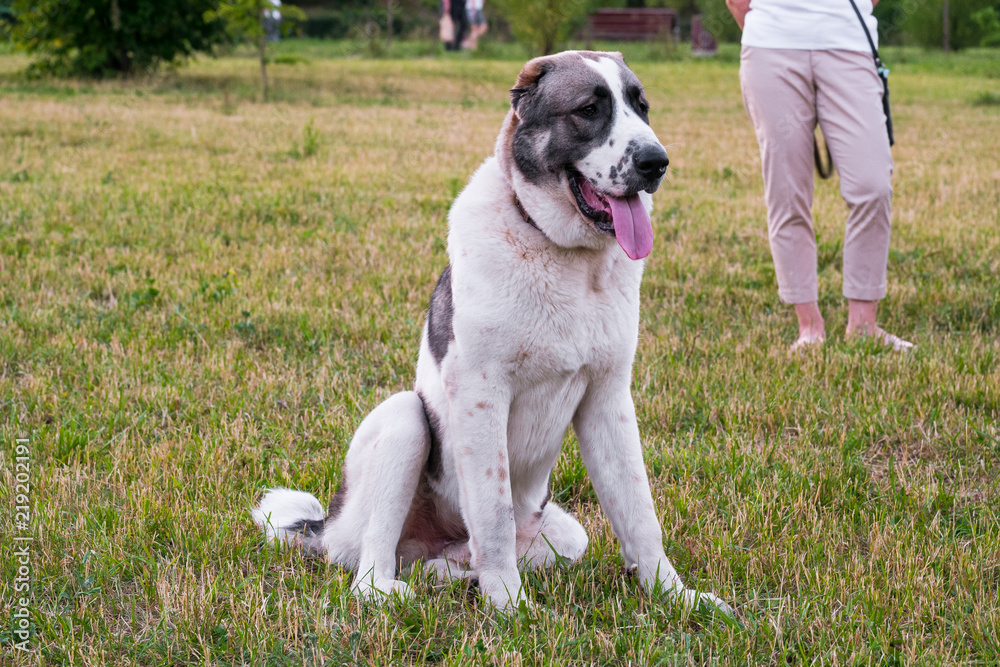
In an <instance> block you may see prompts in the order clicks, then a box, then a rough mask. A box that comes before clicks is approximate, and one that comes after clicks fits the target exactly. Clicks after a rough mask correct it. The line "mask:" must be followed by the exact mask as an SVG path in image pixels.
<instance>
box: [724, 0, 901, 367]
mask: <svg viewBox="0 0 1000 667" xmlns="http://www.w3.org/2000/svg"><path fill="white" fill-rule="evenodd" d="M877 1H878V0H874V2H873V1H872V0H855V2H856V3H857V8H858V10H859V13H860V14H861V18H862V19H863V20H864V21H865V24H866V25H867V27H868V31H869V32H870V34H871V36H872V39H873V40H875V39H877V38H878V31H877V22H876V19H875V17H874V16H873V15H872V8H873V7H874V5H875V2H877ZM726 5H727V6H728V7H729V10H730V12H731V13H732V14H733V17H734V18H735V19H736V22H737V23H738V24H739V26H740V29H741V30H743V38H742V50H741V54H740V85H741V88H742V90H743V103H744V106H745V107H746V110H747V113H748V115H749V116H750V120H751V121H752V122H753V126H754V130H755V132H756V135H757V142H758V144H759V146H760V155H761V163H762V171H763V176H764V199H765V202H766V204H767V226H768V239H769V241H770V245H771V256H772V257H773V259H774V268H775V274H776V276H777V280H778V295H779V297H780V298H781V300H782V301H783V302H785V303H788V304H791V305H792V306H793V307H794V309H795V314H796V317H797V319H798V325H799V334H798V338H797V339H796V341H795V343H794V344H793V345H792V347H791V349H792V350H793V351H796V350H800V349H802V348H803V347H806V346H810V345H819V344H822V343H823V341H824V340H825V339H826V329H825V323H824V321H823V316H822V313H821V312H820V309H819V292H818V285H817V278H816V236H815V232H814V230H813V224H812V212H811V209H812V199H813V142H814V132H815V128H816V125H817V123H818V124H819V125H820V127H821V128H822V130H823V136H824V137H825V138H826V143H827V145H828V146H829V149H830V155H831V157H832V160H833V163H834V165H835V166H836V168H837V171H838V172H839V173H840V192H841V195H842V196H843V198H844V201H845V202H846V203H847V207H848V215H847V223H846V229H845V234H844V263H843V278H844V284H843V295H844V297H845V298H846V299H847V336H848V337H851V336H857V335H866V336H872V337H874V338H876V339H877V340H879V341H881V342H882V343H884V344H886V345H889V346H892V347H893V348H894V349H896V350H908V349H910V348H912V347H913V344H912V343H910V342H908V341H905V340H903V339H902V338H899V337H898V336H894V335H893V334H890V333H889V332H887V331H885V330H884V329H882V328H881V327H879V326H878V324H877V323H876V311H877V309H878V302H879V301H880V300H881V299H882V298H884V297H885V294H886V267H887V264H888V259H889V237H890V230H891V222H890V202H891V199H892V169H893V163H892V154H891V152H890V144H889V138H888V134H887V132H886V118H885V113H884V112H883V109H882V85H883V84H882V79H881V78H880V77H879V75H878V72H877V71H876V68H875V65H874V61H873V59H872V47H871V45H869V42H868V37H867V36H866V35H865V31H864V28H863V27H862V25H861V22H860V21H859V17H858V13H855V9H854V7H852V4H851V0H823V2H802V1H801V0H726Z"/></svg>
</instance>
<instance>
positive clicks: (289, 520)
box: [250, 488, 325, 555]
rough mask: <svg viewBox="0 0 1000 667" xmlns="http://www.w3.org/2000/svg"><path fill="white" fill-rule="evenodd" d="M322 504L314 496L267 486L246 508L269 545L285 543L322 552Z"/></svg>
mask: <svg viewBox="0 0 1000 667" xmlns="http://www.w3.org/2000/svg"><path fill="white" fill-rule="evenodd" d="M324 514H325V512H324V510H323V505H322V504H320V502H319V500H317V499H316V496H314V495H312V494H310V493H306V492H304V491H293V490H291V489H282V488H278V489H270V490H269V491H268V492H267V493H265V494H264V497H263V498H261V499H260V502H259V503H257V506H256V507H254V508H253V509H251V510H250V515H251V516H252V517H253V520H254V523H256V524H257V526H258V527H259V528H260V529H261V530H263V531H264V537H265V538H267V543H268V544H269V545H272V546H275V545H277V544H287V545H290V546H296V547H299V548H301V549H302V550H304V551H306V552H308V553H311V554H316V555H318V554H322V552H323V544H322V537H323V525H324V523H325V518H324Z"/></svg>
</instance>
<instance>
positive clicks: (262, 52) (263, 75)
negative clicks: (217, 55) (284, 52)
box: [257, 7, 267, 102]
mask: <svg viewBox="0 0 1000 667" xmlns="http://www.w3.org/2000/svg"><path fill="white" fill-rule="evenodd" d="M264 11H265V10H264V8H263V7H259V8H258V9H257V20H258V21H259V22H260V37H258V39H257V55H258V56H259V57H260V83H261V86H262V88H261V90H262V93H261V95H262V100H261V101H263V102H267V30H266V24H265V22H264Z"/></svg>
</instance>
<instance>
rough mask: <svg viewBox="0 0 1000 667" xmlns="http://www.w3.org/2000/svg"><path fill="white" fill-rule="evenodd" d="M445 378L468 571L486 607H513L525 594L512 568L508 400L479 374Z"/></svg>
mask: <svg viewBox="0 0 1000 667" xmlns="http://www.w3.org/2000/svg"><path fill="white" fill-rule="evenodd" d="M470 375H471V376H473V377H471V378H470V377H469V376H470ZM446 377H451V378H452V382H453V383H454V384H453V386H452V387H449V391H448V394H449V410H450V418H449V433H448V441H449V446H450V447H451V448H453V454H454V457H455V468H456V472H457V474H458V477H459V489H460V494H461V498H460V501H461V505H462V515H463V518H464V520H465V525H466V528H467V529H468V531H469V547H470V550H471V552H472V569H473V570H475V572H476V576H477V577H478V579H479V588H480V590H481V591H482V593H483V595H484V596H485V598H486V599H487V600H488V601H489V602H490V604H492V605H494V606H496V607H498V608H500V609H504V608H508V607H516V606H517V604H518V603H519V602H520V601H521V600H522V599H523V598H524V592H523V591H522V589H521V575H520V573H519V572H518V569H517V549H516V544H517V532H516V526H515V523H514V504H513V500H512V498H511V484H510V462H509V460H508V457H507V416H508V412H509V409H510V397H509V396H507V395H505V393H504V392H503V390H502V389H498V388H497V387H496V386H491V385H490V384H489V383H488V382H487V381H486V380H485V379H483V380H481V379H480V377H482V378H485V377H486V375H483V374H482V373H481V372H479V371H473V372H472V373H462V372H456V373H453V374H449V375H446ZM455 384H457V385H458V386H455Z"/></svg>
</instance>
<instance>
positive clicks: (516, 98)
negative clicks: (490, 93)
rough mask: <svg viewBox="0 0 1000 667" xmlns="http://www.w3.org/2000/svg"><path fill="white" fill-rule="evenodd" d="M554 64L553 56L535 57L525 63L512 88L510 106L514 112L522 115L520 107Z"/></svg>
mask: <svg viewBox="0 0 1000 667" xmlns="http://www.w3.org/2000/svg"><path fill="white" fill-rule="evenodd" d="M552 66H553V62H552V57H551V56H542V57H541V58H533V59H531V60H529V61H528V62H526V63H525V64H524V67H522V68H521V73H520V74H518V75H517V81H516V82H515V83H514V87H513V88H511V90H510V107H511V108H512V109H513V110H514V113H516V114H518V115H519V116H520V115H521V114H520V112H519V110H518V107H520V106H521V104H522V103H523V102H524V100H525V99H526V98H530V97H531V94H532V93H533V92H534V91H535V90H536V89H537V88H538V82H539V81H541V79H542V77H543V76H545V74H546V73H547V72H548V71H549V70H551V69H552Z"/></svg>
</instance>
